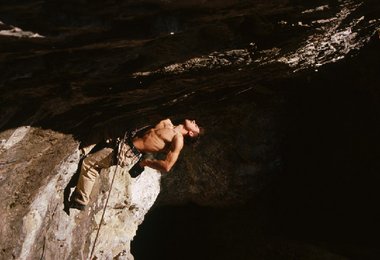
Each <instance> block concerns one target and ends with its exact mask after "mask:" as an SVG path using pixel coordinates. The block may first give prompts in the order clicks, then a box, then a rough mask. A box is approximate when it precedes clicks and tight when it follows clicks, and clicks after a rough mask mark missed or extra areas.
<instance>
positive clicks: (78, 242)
mask: <svg viewBox="0 0 380 260" xmlns="http://www.w3.org/2000/svg"><path fill="white" fill-rule="evenodd" d="M8 136H9V137H8ZM1 138H3V140H5V141H4V142H3V144H2V147H1V157H0V158H1V164H2V168H1V174H2V175H1V176H2V179H1V187H0V189H1V190H0V191H1V193H2V194H4V195H5V196H3V199H2V201H1V203H2V205H1V206H2V209H4V210H2V211H1V227H2V237H1V245H2V251H1V258H2V259H11V258H17V259H36V258H42V259H56V258H59V259H88V258H89V256H90V253H91V250H92V249H93V247H94V242H95V238H96V236H97V230H98V227H99V224H100V220H101V218H102V214H103V208H104V207H105V202H106V200H107V196H108V194H109V189H110V185H111V180H112V176H113V174H114V173H115V179H114V183H113V188H112V193H111V196H110V199H109V201H108V205H107V209H106V211H105V215H104V219H103V222H102V226H101V229H100V232H99V235H98V238H97V243H96V245H95V248H94V252H93V257H97V258H98V259H110V258H113V257H115V256H120V257H122V256H123V257H124V259H133V256H131V255H130V253H129V252H130V242H131V240H132V239H133V237H134V236H135V234H136V231H137V227H138V225H140V224H141V223H142V221H143V219H144V216H145V214H146V213H147V212H148V210H149V209H150V208H151V207H152V205H153V203H154V201H155V200H156V198H157V195H158V193H159V191H160V173H158V172H157V171H155V170H152V169H147V170H145V171H144V172H143V173H142V174H141V175H139V176H138V177H137V178H135V179H133V178H131V177H130V175H129V173H128V169H127V168H125V169H122V168H120V167H118V168H117V169H116V167H115V166H113V167H111V168H110V169H107V170H104V171H103V172H102V174H101V178H100V180H99V181H98V182H97V185H96V188H95V190H94V192H93V193H92V200H93V202H92V203H91V204H90V206H89V207H88V208H87V209H86V210H85V211H83V212H80V211H78V210H76V209H68V208H65V207H66V206H67V196H68V195H69V194H70V191H72V189H73V188H72V187H71V185H70V180H71V179H73V178H74V177H75V176H74V175H75V174H77V168H78V163H79V151H78V149H77V146H78V144H77V143H76V142H75V141H74V140H73V139H72V138H71V137H69V136H65V135H63V134H60V133H57V132H53V131H50V130H42V129H37V128H33V127H20V128H18V129H15V131H13V133H12V131H7V132H4V133H2V135H1ZM28 147H30V148H28ZM25 149H27V150H28V153H25V151H26V150H25ZM9 158H12V159H13V161H6V160H7V159H9ZM34 169H40V172H39V173H36V172H34ZM115 170H116V172H115ZM64 201H66V203H64ZM120 259H123V258H120Z"/></svg>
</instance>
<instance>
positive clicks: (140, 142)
mask: <svg viewBox="0 0 380 260" xmlns="http://www.w3.org/2000/svg"><path fill="white" fill-rule="evenodd" d="M200 134H201V129H200V128H199V126H198V125H197V124H196V122H195V120H189V119H185V120H184V122H183V123H182V124H179V125H177V126H174V125H173V123H172V122H171V120H170V119H165V120H162V121H161V122H159V123H158V124H157V125H156V126H155V127H153V128H151V129H150V130H148V131H147V132H146V133H144V135H143V136H141V137H128V138H127V139H126V140H125V142H124V144H123V146H121V147H122V149H120V147H119V154H118V156H119V157H118V164H119V165H121V166H123V167H124V166H128V167H132V166H133V165H134V164H136V163H139V165H140V166H141V167H145V166H147V167H151V168H153V169H156V170H159V171H161V172H169V171H170V169H171V168H172V167H173V165H174V164H175V162H176V161H177V159H178V156H179V154H180V152H181V150H182V148H183V145H184V139H185V138H190V139H196V138H198V137H199V135H200ZM158 152H166V158H165V159H162V160H158V159H142V160H141V156H142V154H143V153H158ZM113 158H114V149H113V148H109V147H106V148H103V149H101V150H100V151H97V152H95V153H93V154H89V155H88V156H87V157H86V158H85V159H84V160H83V163H82V167H81V172H80V176H79V180H78V184H77V186H76V188H75V191H74V193H73V195H72V197H71V200H70V202H71V207H73V208H77V209H80V210H83V209H84V208H85V206H86V205H87V204H88V202H89V200H90V194H91V191H92V188H93V186H94V183H95V180H96V178H97V176H98V175H99V172H100V170H101V169H103V168H108V167H110V166H111V165H112V164H113Z"/></svg>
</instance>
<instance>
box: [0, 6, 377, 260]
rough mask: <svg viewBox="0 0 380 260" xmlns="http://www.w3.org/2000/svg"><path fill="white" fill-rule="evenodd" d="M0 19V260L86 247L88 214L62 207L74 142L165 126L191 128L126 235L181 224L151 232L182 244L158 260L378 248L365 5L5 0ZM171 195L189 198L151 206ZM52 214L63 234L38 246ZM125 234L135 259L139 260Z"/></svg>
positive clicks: (371, 15)
mask: <svg viewBox="0 0 380 260" xmlns="http://www.w3.org/2000/svg"><path fill="white" fill-rule="evenodd" d="M0 21H1V22H2V23H0V50H1V54H0V68H1V71H2V74H1V77H0V90H1V95H0V108H1V115H0V129H1V133H0V139H1V144H0V148H1V151H0V152H1V154H0V166H1V168H0V190H1V193H2V194H4V198H3V200H2V202H1V203H2V209H4V210H2V211H1V213H0V219H1V226H2V234H4V235H3V238H2V240H1V251H0V256H1V257H0V258H5V259H11V258H12V257H13V258H22V259H28V258H30V259H33V258H41V255H42V257H45V258H47V259H49V258H54V256H57V255H59V256H62V258H65V259H68V258H70V257H74V258H75V257H80V256H81V254H82V255H83V254H84V255H88V251H89V250H90V249H89V248H90V244H91V241H93V235H91V234H93V231H94V230H96V228H93V226H94V223H96V221H95V222H94V220H95V219H96V214H97V213H98V212H100V206H99V208H97V209H96V210H95V212H92V213H91V214H89V215H86V214H83V215H80V216H79V218H80V220H77V222H75V221H73V219H74V218H69V217H67V215H64V214H65V213H64V212H63V207H64V205H63V197H64V190H65V188H66V187H67V185H68V183H69V181H70V178H71V176H72V175H73V174H74V172H75V167H76V165H77V163H78V161H79V158H78V155H76V156H77V157H75V156H74V155H75V154H76V151H77V146H78V145H79V144H81V145H84V144H87V143H93V142H96V141H99V140H101V139H103V138H104V137H105V136H116V135H120V134H121V133H122V131H123V130H124V129H125V128H134V127H138V126H142V125H145V124H147V123H154V122H156V121H158V120H160V119H162V118H163V117H170V118H172V119H173V120H180V119H182V118H183V117H192V118H196V119H198V121H199V124H201V125H203V126H204V127H205V128H206V135H205V136H204V137H202V138H201V142H200V143H199V144H198V145H197V146H196V147H194V148H191V147H186V148H185V149H184V151H183V153H182V155H181V158H180V160H179V161H178V163H177V164H176V166H175V169H174V170H173V172H172V173H170V174H169V175H167V176H163V178H162V181H161V193H160V195H159V197H158V201H157V204H156V205H157V209H155V210H154V211H153V213H152V214H151V215H148V217H147V224H146V226H145V227H144V226H143V227H142V229H141V230H142V232H146V233H145V234H149V236H151V237H154V236H156V233H155V230H154V229H153V228H151V226H150V225H151V224H150V223H154V224H155V225H160V224H161V223H166V222H165V221H166V220H169V221H168V222H167V223H168V224H167V227H166V229H170V228H171V226H170V225H171V224H173V223H174V226H175V227H176V228H177V229H178V230H181V231H183V232H180V231H178V232H174V231H172V232H169V233H168V234H169V235H170V234H171V235H172V236H173V237H176V239H173V238H172V237H170V236H169V235H168V237H166V239H167V240H165V239H164V238H163V234H162V233H163V232H164V231H163V230H158V231H157V232H158V233H157V236H158V237H157V238H156V239H153V240H154V241H163V242H162V244H161V245H165V244H171V243H174V242H175V241H181V240H180V238H181V237H182V238H183V239H184V240H183V241H184V243H180V242H177V245H178V250H174V251H171V250H172V249H167V250H166V249H165V248H166V247H164V246H158V247H157V249H156V250H161V251H160V254H158V255H159V256H160V257H161V258H163V259H187V258H186V257H188V258H189V259H194V258H196V259H227V258H234V259H251V258H259V259H260V258H261V259H276V258H277V259H279V258H281V259H291V258H292V257H293V258H294V256H295V255H296V256H297V257H298V258H306V259H325V258H332V259H341V258H344V257H348V258H358V259H377V258H378V256H379V255H380V254H379V252H378V251H377V249H376V243H377V242H378V239H377V238H376V237H375V234H377V233H378V231H379V229H380V228H379V225H378V223H377V219H378V217H379V216H378V214H377V213H376V210H375V206H374V205H376V203H377V200H376V198H378V197H379V194H378V192H377V190H378V189H377V183H379V178H378V174H377V173H378V172H379V163H378V155H379V154H380V153H379V148H378V147H380V146H379V145H380V140H379V137H378V132H379V130H380V129H379V125H378V118H379V113H380V109H379V104H380V102H379V101H380V100H379V97H380V96H379V90H378V86H380V84H379V77H378V68H379V65H380V64H379V54H378V53H379V52H378V50H379V35H378V32H377V30H379V26H380V7H379V4H378V3H377V2H376V1H375V0H368V1H364V2H360V1H348V0H347V1H324V0H320V1H313V2H312V3H311V2H307V1H282V0H278V1H244V2H242V1H232V0H231V1H175V2H171V1H102V2H95V3H94V2H91V3H90V2H88V1H65V2H64V3H63V2H62V3H61V2H59V3H58V2H55V1H40V2H38V3H25V2H24V1H16V2H12V3H9V4H7V6H4V5H2V6H0ZM16 27H18V28H20V29H18V28H16ZM73 156H74V157H75V158H74V157H73ZM65 162H66V163H67V162H71V163H70V164H69V165H70V167H68V168H67V167H66V171H60V170H59V169H61V168H60V166H61V165H63V164H64V165H65ZM67 169H70V170H67ZM106 179H107V178H106ZM105 183H107V180H106V181H105ZM126 183H129V182H128V181H126ZM49 185H50V186H49ZM47 187H50V188H49V189H48V188H47ZM104 189H105V190H106V189H107V187H105V188H104ZM45 191H46V192H45ZM54 191H55V192H56V193H57V196H52V195H51V193H54ZM44 192H45V193H49V194H50V195H49V196H46V195H45V197H44V196H42V195H43V194H44ZM36 199H37V200H38V201H40V204H38V205H40V206H38V205H37V206H36V205H35V204H33V201H36ZM100 201H102V196H100ZM99 203H100V202H99ZM186 203H194V204H195V205H198V206H190V207H189V206H185V207H183V206H182V207H179V208H176V207H174V208H173V207H172V208H170V207H169V208H166V207H163V208H160V207H159V206H163V205H184V204H186ZM41 205H42V206H41ZM99 205H103V204H101V203H100V204H99ZM199 206H203V207H202V208H199ZM33 210H35V211H33ZM42 211H43V213H44V214H41V212H42ZM30 212H38V214H39V215H40V216H44V217H43V218H41V219H40V220H39V222H38V223H37V224H36V223H34V222H33V223H30V222H28V216H30V214H32V213H30ZM144 212H145V211H144ZM38 214H37V215H38ZM61 214H62V215H61ZM160 214H161V215H160ZM200 215H201V216H203V217H202V218H199V216H200ZM57 216H58V217H57ZM162 216H164V217H165V221H164V220H163V221H164V222H160V221H158V220H160V218H162ZM173 216H174V217H173ZM71 217H72V216H71ZM142 218H143V216H142ZM33 219H34V220H35V219H36V218H33ZM63 219H65V221H67V222H62V223H71V224H70V225H69V224H68V225H69V226H68V227H70V230H72V231H73V232H67V234H66V233H65V234H63V233H62V234H63V235H62V234H61V235H62V236H61V237H60V238H59V239H58V238H57V240H56V241H54V240H49V239H47V240H46V237H47V238H53V237H59V235H57V236H54V232H57V230H58V229H54V228H52V229H49V228H47V227H48V226H49V225H52V226H54V224H51V223H58V222H56V221H59V220H63ZM176 219H181V221H183V222H181V221H179V220H176ZM202 221H203V222H202ZM137 222H139V221H137ZM198 222H202V224H199V226H200V229H202V230H203V231H202V230H200V229H199V230H197V229H196V228H197V227H198V224H197V223H198ZM25 223H26V224H25ZM28 223H29V224H28ZM133 223H136V222H133ZM78 226H81V228H79V229H76V228H75V227H78ZM162 226H163V227H165V225H162ZM61 228H62V227H61ZM63 229H64V228H63ZM75 230H76V231H75ZM164 230H165V229H164ZM194 230H197V231H196V232H194ZM220 230H223V232H221V231H220ZM49 232H50V233H49ZM86 232H88V233H86ZM202 232H204V233H202ZM132 233H133V232H132V231H131V234H132ZM141 234H142V235H138V236H137V239H136V245H135V246H136V248H137V250H136V253H135V256H136V258H137V259H140V258H139V257H144V256H145V257H147V258H149V257H152V256H151V255H146V254H147V253H146V252H145V253H142V252H140V251H139V250H138V248H147V247H148V248H155V246H157V244H156V245H155V244H154V243H153V244H152V243H150V241H149V239H145V240H144V238H139V237H140V236H144V233H141ZM189 234H190V235H189ZM204 234H207V235H204ZM186 235H189V237H190V238H186ZM31 236H32V237H33V238H37V239H30V238H31ZM71 236H73V238H72V240H70V242H67V241H68V239H69V237H71ZM44 237H45V238H44ZM200 237H201V238H202V239H200ZM28 239H29V240H28ZM70 239H71V238H70ZM186 239H188V240H186ZM196 239H199V243H196V246H195V248H193V247H192V248H191V249H189V247H186V245H188V244H190V242H191V241H194V240H196ZM140 240H141V241H142V242H141V243H143V245H144V247H142V246H141V245H140V244H138V243H139V241H140ZM28 241H34V242H32V243H29V244H28V243H27V242H28ZM44 241H45V242H44ZM78 241H79V242H78ZM128 243H129V242H128ZM74 244H75V246H73V245H74ZM158 245H160V243H158ZM264 245H265V246H264ZM132 246H133V245H132ZM220 247H223V248H228V253H226V252H225V253H221V252H222V250H220ZM58 249H59V250H58ZM126 249H127V251H128V250H129V247H128V246H126ZM197 249H207V250H208V251H207V250H206V251H207V252H206V253H205V254H201V253H200V250H199V251H198V250H197ZM187 250H193V251H192V252H194V254H188V255H187V256H183V255H181V254H183V252H186V251H187ZM58 251H59V253H57V252H58ZM116 251H117V250H116ZM116 251H115V252H116ZM121 251H122V250H119V251H117V252H121ZM132 251H133V247H132ZM150 251H151V252H154V251H155V250H150ZM195 252H196V253H195ZM111 254H113V253H111ZM117 254H118V253H114V254H113V255H112V256H113V257H115V256H116V255H117ZM144 254H145V255H144ZM126 255H127V256H125V257H129V258H131V257H132V256H131V255H129V254H126ZM98 256H99V257H100V256H101V255H98ZM118 256H119V257H122V255H120V254H119V255H118ZM102 257H104V258H107V257H111V256H110V255H102Z"/></svg>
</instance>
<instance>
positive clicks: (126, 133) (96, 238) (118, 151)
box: [90, 126, 150, 259]
mask: <svg viewBox="0 0 380 260" xmlns="http://www.w3.org/2000/svg"><path fill="white" fill-rule="evenodd" d="M148 127H150V126H144V127H141V128H139V129H136V130H134V131H132V132H131V137H133V136H135V135H136V134H137V133H138V132H140V131H142V130H146V129H147V128H148ZM129 134H130V133H129V132H128V131H127V132H125V134H124V138H123V139H122V140H120V142H119V144H118V150H117V156H116V168H115V170H114V172H113V175H112V181H111V186H110V191H109V192H108V196H107V200H106V203H105V205H104V208H103V214H102V217H101V219H100V222H99V228H98V231H97V232H96V236H95V241H94V244H93V245H92V249H91V254H90V259H92V256H93V254H94V252H95V246H96V242H97V241H98V237H99V232H100V228H101V226H102V223H103V220H104V215H105V213H106V209H107V205H108V200H109V198H110V195H111V191H112V187H113V183H114V180H115V176H116V172H117V170H118V168H119V156H120V149H121V146H122V144H123V143H125V142H126V140H127V138H128V137H129Z"/></svg>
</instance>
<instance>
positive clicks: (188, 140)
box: [184, 127, 205, 145]
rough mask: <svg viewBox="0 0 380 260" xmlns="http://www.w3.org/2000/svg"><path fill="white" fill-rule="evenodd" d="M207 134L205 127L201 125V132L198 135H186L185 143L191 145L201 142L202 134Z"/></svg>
mask: <svg viewBox="0 0 380 260" xmlns="http://www.w3.org/2000/svg"><path fill="white" fill-rule="evenodd" d="M204 134H205V129H204V128H203V127H199V133H198V134H197V135H196V136H193V137H191V136H189V135H186V136H185V138H184V140H185V144H191V145H195V144H197V143H198V142H199V139H200V137H201V136H202V135H204Z"/></svg>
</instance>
